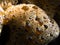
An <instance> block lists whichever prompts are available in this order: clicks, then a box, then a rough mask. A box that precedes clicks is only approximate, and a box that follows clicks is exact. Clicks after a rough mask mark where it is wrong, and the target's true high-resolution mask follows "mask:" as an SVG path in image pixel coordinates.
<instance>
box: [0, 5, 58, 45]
mask: <svg viewBox="0 0 60 45" xmlns="http://www.w3.org/2000/svg"><path fill="white" fill-rule="evenodd" d="M7 24H8V25H9V26H10V29H11V35H13V36H15V35H18V34H17V33H20V35H19V36H18V37H20V38H21V37H22V38H21V41H22V40H23V39H24V40H26V42H28V43H26V45H38V44H41V45H42V44H47V43H48V42H50V41H51V40H53V39H55V38H56V37H57V36H58V35H59V27H58V25H57V23H56V22H55V21H54V20H53V19H51V18H49V17H48V16H47V14H46V13H45V11H43V10H42V9H41V8H39V7H38V6H36V5H34V4H19V5H11V6H9V7H8V8H7V9H5V10H4V9H3V8H2V7H0V29H1V27H2V26H3V25H7ZM14 27H15V28H14ZM12 32H13V33H12ZM21 35H22V36H21ZM11 37H12V36H11ZM12 39H13V37H12V38H11V39H10V40H11V42H10V41H8V42H9V43H12V42H13V41H12ZM13 40H15V37H14V39H13ZM24 40H23V41H24ZM21 41H20V42H21ZM23 41H22V42H23ZM17 42H18V41H17ZM22 45H23V44H22Z"/></svg>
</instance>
